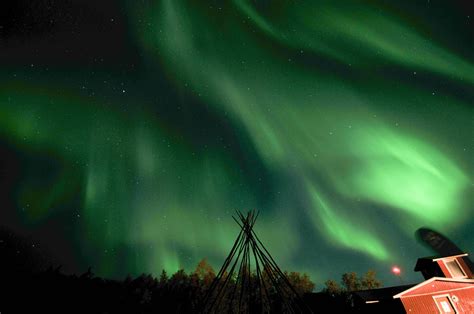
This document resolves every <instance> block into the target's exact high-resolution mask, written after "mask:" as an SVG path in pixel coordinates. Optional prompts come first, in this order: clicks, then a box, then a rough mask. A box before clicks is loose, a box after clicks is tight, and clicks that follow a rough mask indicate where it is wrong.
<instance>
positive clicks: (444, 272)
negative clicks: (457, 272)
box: [436, 257, 473, 278]
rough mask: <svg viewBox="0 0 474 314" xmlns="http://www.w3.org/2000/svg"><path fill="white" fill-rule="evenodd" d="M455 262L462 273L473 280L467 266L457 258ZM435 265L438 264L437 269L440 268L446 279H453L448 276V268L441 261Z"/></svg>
mask: <svg viewBox="0 0 474 314" xmlns="http://www.w3.org/2000/svg"><path fill="white" fill-rule="evenodd" d="M456 261H457V262H458V263H459V265H460V266H461V268H462V269H463V271H464V272H465V273H466V275H467V277H468V278H473V274H472V272H471V270H470V269H469V266H467V264H466V262H465V261H464V259H462V258H459V257H458V258H456ZM436 263H437V264H438V266H439V268H441V271H442V272H443V274H444V275H445V277H446V278H452V277H453V276H451V274H450V272H449V270H448V268H447V267H446V265H445V264H444V261H443V260H438V261H436Z"/></svg>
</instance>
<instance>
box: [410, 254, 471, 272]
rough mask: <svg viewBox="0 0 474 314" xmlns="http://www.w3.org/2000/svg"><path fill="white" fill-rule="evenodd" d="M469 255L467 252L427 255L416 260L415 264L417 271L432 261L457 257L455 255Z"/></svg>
mask: <svg viewBox="0 0 474 314" xmlns="http://www.w3.org/2000/svg"><path fill="white" fill-rule="evenodd" d="M464 256H468V254H467V253H463V254H457V255H448V256H427V257H421V258H419V259H418V260H417V261H416V265H415V271H419V270H421V268H422V267H424V266H425V265H427V264H431V263H432V262H436V261H439V260H442V259H446V258H455V257H464Z"/></svg>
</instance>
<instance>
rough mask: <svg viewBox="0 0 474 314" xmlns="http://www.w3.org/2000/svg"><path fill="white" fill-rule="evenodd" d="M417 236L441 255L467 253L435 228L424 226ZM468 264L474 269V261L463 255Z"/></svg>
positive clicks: (417, 232)
mask: <svg viewBox="0 0 474 314" xmlns="http://www.w3.org/2000/svg"><path fill="white" fill-rule="evenodd" d="M415 237H416V238H417V240H418V241H419V242H421V243H422V244H424V245H425V246H428V247H429V248H431V249H432V250H434V251H435V252H436V253H437V254H439V255H441V256H450V255H459V254H464V253H467V252H465V251H463V250H461V249H460V248H459V247H458V246H457V245H456V244H454V242H453V241H451V240H449V239H448V238H447V237H446V236H444V235H443V234H441V233H439V232H438V231H434V230H433V229H430V228H427V227H422V228H419V229H418V230H416V232H415ZM463 259H464V261H465V262H466V264H467V265H468V266H469V268H470V269H471V271H473V270H474V263H473V262H472V261H471V260H470V259H469V257H467V256H464V257H463Z"/></svg>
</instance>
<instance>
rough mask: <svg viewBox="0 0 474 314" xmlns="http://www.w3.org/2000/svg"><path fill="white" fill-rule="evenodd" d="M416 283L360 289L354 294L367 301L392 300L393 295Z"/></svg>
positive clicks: (353, 293)
mask: <svg viewBox="0 0 474 314" xmlns="http://www.w3.org/2000/svg"><path fill="white" fill-rule="evenodd" d="M414 285H415V284H410V285H403V286H394V287H386V288H378V289H369V290H359V291H354V292H352V295H354V296H356V297H358V298H360V299H362V301H365V303H371V302H376V301H381V300H390V299H392V297H393V295H394V294H396V293H399V292H401V291H404V290H407V289H409V288H411V287H413V286H414Z"/></svg>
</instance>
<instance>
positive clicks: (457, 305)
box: [393, 254, 474, 314]
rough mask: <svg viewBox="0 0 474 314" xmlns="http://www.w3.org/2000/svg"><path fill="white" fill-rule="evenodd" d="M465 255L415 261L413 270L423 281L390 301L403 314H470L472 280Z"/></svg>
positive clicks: (473, 295)
mask: <svg viewBox="0 0 474 314" xmlns="http://www.w3.org/2000/svg"><path fill="white" fill-rule="evenodd" d="M466 256H467V254H460V255H454V256H446V257H440V258H427V257H425V258H420V259H418V262H417V263H416V266H415V271H420V272H421V273H422V274H423V276H424V278H425V279H426V280H425V281H423V282H422V283H420V284H418V285H415V286H413V287H411V288H409V289H407V290H405V291H402V292H400V293H398V294H396V295H394V296H393V298H394V299H400V301H401V303H402V304H403V307H404V309H405V311H406V312H407V313H442V314H445V313H450V314H454V313H474V277H473V273H472V270H471V269H470V268H469V267H468V263H467V262H466V260H465V258H466Z"/></svg>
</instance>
